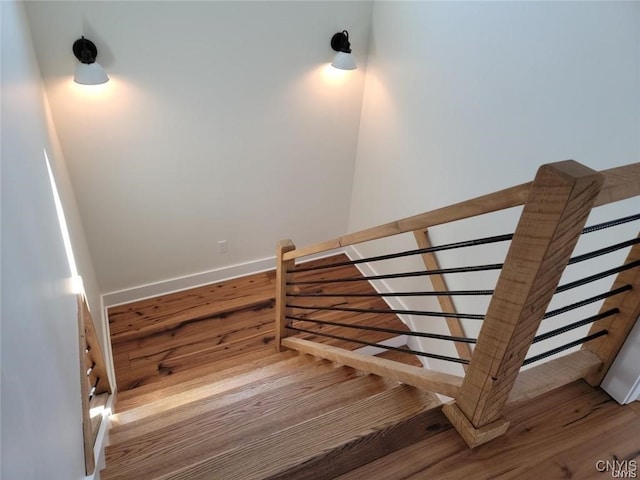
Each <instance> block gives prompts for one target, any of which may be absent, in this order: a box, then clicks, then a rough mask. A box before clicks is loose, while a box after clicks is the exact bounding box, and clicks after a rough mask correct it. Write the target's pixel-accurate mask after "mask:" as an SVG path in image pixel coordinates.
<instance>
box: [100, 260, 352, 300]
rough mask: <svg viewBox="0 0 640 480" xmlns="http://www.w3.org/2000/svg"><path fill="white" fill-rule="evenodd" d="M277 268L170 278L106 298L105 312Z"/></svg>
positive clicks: (257, 265)
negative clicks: (121, 306) (111, 308)
mask: <svg viewBox="0 0 640 480" xmlns="http://www.w3.org/2000/svg"><path fill="white" fill-rule="evenodd" d="M340 253H344V251H343V250H342V249H336V250H332V251H331V252H330V253H323V254H317V255H309V256H308V257H305V259H304V261H302V262H300V263H304V262H308V261H311V260H317V259H319V258H324V257H330V256H333V255H338V254H340ZM275 268H276V257H275V256H273V257H267V258H260V259H258V260H252V261H250V262H244V263H238V264H236V265H229V266H226V267H221V268H216V269H213V270H207V271H205V272H200V273H194V274H191V275H185V276H183V277H176V278H170V279H167V280H161V281H159V282H154V283H148V284H145V285H139V286H136V287H131V288H126V289H123V290H117V291H115V292H109V293H105V294H103V295H102V304H103V306H104V307H105V308H109V307H115V306H116V305H123V304H125V303H131V302H137V301H139V300H145V299H147V298H153V297H158V296H160V295H168V294H170V293H175V292H180V291H182V290H188V289H190V288H197V287H203V286H205V285H209V284H212V283H218V282H223V281H226V280H231V279H234V278H238V277H244V276H246V275H252V274H254V273H260V272H266V271H269V270H274V269H275Z"/></svg>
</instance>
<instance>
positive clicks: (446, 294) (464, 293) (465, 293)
mask: <svg viewBox="0 0 640 480" xmlns="http://www.w3.org/2000/svg"><path fill="white" fill-rule="evenodd" d="M458 295H460V296H473V295H477V296H479V295H493V290H451V291H444V292H396V293H390V292H386V293H385V292H381V293H378V292H374V293H324V292H322V293H313V292H312V293H288V294H287V296H288V297H313V298H316V297H438V296H440V297H453V296H458Z"/></svg>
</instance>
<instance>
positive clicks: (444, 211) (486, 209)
mask: <svg viewBox="0 0 640 480" xmlns="http://www.w3.org/2000/svg"><path fill="white" fill-rule="evenodd" d="M600 173H601V174H602V175H604V185H603V187H602V189H601V191H600V193H599V195H598V197H597V198H596V200H595V203H594V207H598V206H602V205H606V204H608V203H613V202H617V201H620V200H625V199H627V198H631V197H635V196H637V195H640V162H639V163H632V164H629V165H624V166H621V167H615V168H610V169H607V170H603V171H601V172H600ZM531 183H532V182H527V183H523V184H521V185H517V186H515V187H511V188H507V189H504V190H500V191H498V192H494V193H490V194H487V195H482V196H480V197H476V198H472V199H470V200H465V201H464V202H460V203H456V204H454V205H449V206H447V207H443V208H438V209H436V210H431V211H429V212H425V213H420V214H418V215H413V216H411V217H406V218H403V219H400V220H396V221H395V222H390V223H385V224H382V225H378V226H376V227H371V228H367V229H365V230H361V231H359V232H354V233H348V234H346V235H342V236H340V237H338V238H335V239H333V240H328V241H325V242H320V243H317V244H315V245H310V246H308V247H302V248H298V249H295V250H292V251H289V252H287V253H285V254H284V256H283V260H292V259H294V258H299V257H304V256H306V255H312V254H314V253H320V252H324V251H327V250H333V249H336V248H340V247H346V246H349V245H355V244H357V243H362V242H368V241H371V240H377V239H380V238H384V237H389V236H392V235H398V234H401V233H408V232H413V231H416V230H420V229H425V228H429V227H433V226H436V225H442V224H445V223H449V222H454V221H457V220H463V219H465V218H471V217H476V216H478V215H484V214H486V213H491V212H497V211H499V210H505V209H507V208H512V207H518V206H521V205H523V204H524V202H525V201H526V200H527V197H528V196H529V190H530V189H531Z"/></svg>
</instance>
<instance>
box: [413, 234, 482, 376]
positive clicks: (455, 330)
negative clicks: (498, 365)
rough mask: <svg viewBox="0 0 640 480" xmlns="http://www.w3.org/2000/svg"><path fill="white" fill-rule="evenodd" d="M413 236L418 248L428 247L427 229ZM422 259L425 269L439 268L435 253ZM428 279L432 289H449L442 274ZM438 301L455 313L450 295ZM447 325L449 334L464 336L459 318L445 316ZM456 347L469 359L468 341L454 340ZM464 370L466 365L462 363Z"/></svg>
mask: <svg viewBox="0 0 640 480" xmlns="http://www.w3.org/2000/svg"><path fill="white" fill-rule="evenodd" d="M413 236H414V237H415V239H416V243H417V244H418V248H430V247H431V246H432V245H431V239H430V238H429V231H428V230H427V229H424V230H416V231H414V232H413ZM422 261H423V262H424V266H425V268H426V269H427V270H439V269H440V264H439V263H438V258H437V257H436V254H435V253H423V254H422ZM429 279H430V280H431V285H432V286H433V289H434V290H436V291H449V288H448V286H447V282H446V280H445V278H444V275H439V274H438V275H430V276H429ZM438 303H439V304H440V308H441V309H442V311H443V312H450V313H457V310H456V306H455V304H454V303H453V300H452V298H451V297H446V296H438ZM446 320H447V327H449V332H450V333H451V335H453V336H455V337H464V336H465V333H464V328H463V327H462V323H461V322H460V319H459V318H447V319H446ZM454 345H455V347H456V351H457V352H458V356H459V357H460V358H462V359H466V360H469V359H470V358H471V348H470V347H469V344H468V343H462V342H454ZM463 368H464V369H465V371H466V370H467V368H468V366H467V365H463Z"/></svg>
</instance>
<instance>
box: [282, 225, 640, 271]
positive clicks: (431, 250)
mask: <svg viewBox="0 0 640 480" xmlns="http://www.w3.org/2000/svg"><path fill="white" fill-rule="evenodd" d="M639 219H640V213H639V214H635V215H629V216H627V217H623V218H618V219H615V220H609V221H607V222H603V223H599V224H597V225H591V226H589V227H585V228H584V229H583V230H582V232H581V233H582V234H585V233H592V232H595V231H598V230H604V229H606V228H610V227H615V226H618V225H622V224H624V223H629V222H633V221H636V220H639ZM512 239H513V233H507V234H502V235H494V236H491V237H484V238H478V239H474V240H466V241H462V242H454V243H448V244H445V245H436V246H431V247H427V248H417V249H413V250H407V251H405V252H398V253H389V254H386V255H377V256H373V257H366V258H359V259H356V260H346V261H342V262H334V263H329V264H326V265H316V266H313V267H302V268H296V269H293V270H291V271H290V273H298V272H310V271H314V270H323V269H327V268H334V267H344V266H347V265H357V264H360V263H367V262H377V261H381V260H390V259H393V258H401V257H408V256H412V255H421V254H425V253H435V252H441V251H445V250H453V249H458V248H465V247H475V246H479V245H486V244H491V243H499V242H505V241H509V240H512Z"/></svg>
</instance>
